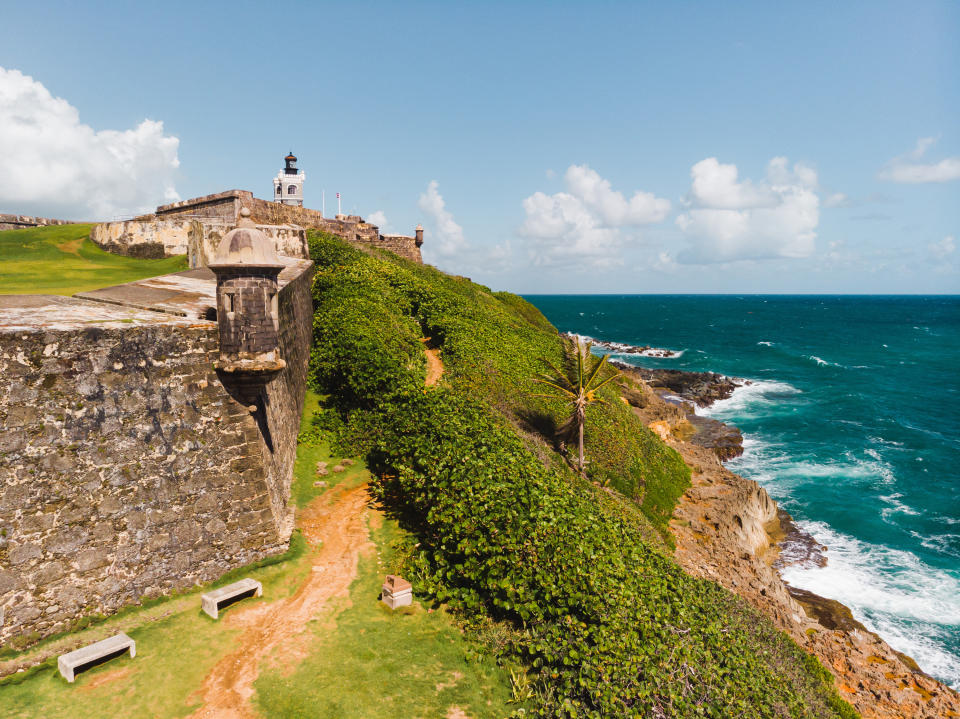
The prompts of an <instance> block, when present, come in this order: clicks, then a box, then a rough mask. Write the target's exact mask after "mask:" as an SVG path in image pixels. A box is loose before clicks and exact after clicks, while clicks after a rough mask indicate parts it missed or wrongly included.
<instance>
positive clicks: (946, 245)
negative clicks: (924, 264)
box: [927, 235, 957, 260]
mask: <svg viewBox="0 0 960 719" xmlns="http://www.w3.org/2000/svg"><path fill="white" fill-rule="evenodd" d="M927 249H928V250H929V251H930V256H931V257H932V258H933V259H934V260H945V259H947V258H948V257H949V256H950V255H952V254H953V253H954V252H955V251H956V249H957V243H956V240H954V238H953V235H947V236H946V237H944V238H943V239H942V240H940V241H939V242H931V243H930V244H929V245H927Z"/></svg>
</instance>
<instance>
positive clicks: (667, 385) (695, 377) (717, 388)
mask: <svg viewBox="0 0 960 719" xmlns="http://www.w3.org/2000/svg"><path fill="white" fill-rule="evenodd" d="M618 366H620V367H621V369H624V366H623V365H618ZM627 371H629V372H630V374H632V375H633V376H634V377H637V378H638V379H641V380H643V381H644V382H646V383H647V384H648V385H650V387H651V388H653V389H654V390H657V389H664V390H669V391H670V392H672V393H674V394H676V395H678V396H679V397H682V398H683V399H685V400H688V401H690V402H693V403H694V404H695V405H697V407H709V406H710V405H711V404H713V403H714V402H716V401H717V400H721V399H728V398H729V397H730V395H732V394H733V391H734V390H735V389H736V388H737V387H741V386H743V385H746V384H750V380H743V379H736V378H733V377H727V376H725V375H722V374H717V373H716V372H687V371H685V370H679V369H648V368H646V367H630V368H629V369H628V370H627Z"/></svg>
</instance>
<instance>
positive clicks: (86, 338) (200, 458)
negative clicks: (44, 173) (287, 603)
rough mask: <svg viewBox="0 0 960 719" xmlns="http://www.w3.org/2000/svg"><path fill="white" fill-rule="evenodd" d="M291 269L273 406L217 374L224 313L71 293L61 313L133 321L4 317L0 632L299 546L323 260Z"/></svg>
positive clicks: (51, 624)
mask: <svg viewBox="0 0 960 719" xmlns="http://www.w3.org/2000/svg"><path fill="white" fill-rule="evenodd" d="M284 274H285V275H286V282H285V284H284V277H283V275H281V284H283V287H282V289H281V291H280V295H279V298H278V300H279V301H278V304H279V311H280V320H281V333H280V340H281V353H282V354H281V356H283V357H284V359H286V362H287V367H286V369H285V370H283V372H281V373H280V375H279V376H278V377H277V378H276V379H275V380H274V381H273V382H272V383H271V384H270V385H268V390H267V392H266V393H265V400H264V402H263V406H262V407H261V408H259V409H258V411H257V412H256V413H251V412H250V411H249V410H248V408H247V407H246V406H244V404H243V403H241V402H240V401H238V400H237V399H235V398H234V397H233V396H232V394H231V388H230V387H229V380H228V381H227V384H226V385H225V384H224V383H223V382H222V381H221V378H220V377H218V374H217V372H216V371H215V370H214V369H213V362H214V361H215V360H216V359H217V358H218V356H219V351H218V339H217V326H216V323H214V322H210V321H203V320H197V319H189V318H183V317H174V316H172V315H169V314H162V313H159V312H144V311H143V310H137V311H133V310H127V309H126V308H118V307H115V306H114V305H106V304H101V303H96V302H89V301H86V300H75V299H69V298H54V299H56V300H57V302H58V303H59V304H60V305H63V307H62V308H60V307H59V305H58V307H57V308H55V309H56V311H55V312H54V311H51V313H50V314H51V316H58V317H62V316H66V315H67V314H70V313H73V315H75V316H79V317H86V316H88V315H90V316H93V315H92V313H93V310H92V309H89V308H95V307H103V308H110V309H108V310H104V311H105V312H107V311H109V312H112V313H114V314H116V313H120V314H121V315H122V313H124V312H129V313H130V318H121V319H118V320H116V321H113V322H106V323H105V322H99V321H94V320H90V319H87V320H82V321H77V322H72V323H66V324H64V325H63V326H57V325H56V324H55V323H53V324H51V323H38V324H37V326H35V327H29V326H23V324H22V321H21V324H20V325H16V323H14V325H16V326H11V325H10V324H9V323H8V325H7V326H6V327H5V326H4V325H3V323H2V322H0V376H2V377H3V378H4V381H3V382H2V383H0V423H2V426H3V428H4V431H3V432H2V433H0V642H6V641H8V640H10V639H11V638H13V637H17V636H26V637H29V636H46V635H49V634H52V633H55V632H56V631H58V630H62V629H65V628H66V627H68V626H69V624H70V623H71V622H72V621H74V620H76V619H77V618H79V617H81V616H83V615H85V614H89V613H111V612H113V611H116V610H117V609H118V608H120V607H121V606H123V605H126V604H129V603H132V602H136V601H138V600H140V599H141V598H145V597H151V596H156V595H159V594H162V593H165V592H169V591H171V590H175V589H180V588H185V587H189V586H192V585H194V584H196V583H200V582H205V581H210V580H213V579H215V578H217V577H219V576H220V575H221V574H223V573H224V572H225V571H227V570H228V569H231V568H233V567H237V566H241V565H243V564H246V563H249V562H251V561H254V560H256V559H258V558H261V557H264V556H267V555H270V554H274V553H277V552H281V551H283V550H284V548H285V546H286V543H287V541H288V540H289V536H290V533H291V531H292V527H293V522H292V509H291V508H290V506H289V497H290V483H291V480H292V473H293V462H294V459H295V455H296V437H297V431H298V429H299V421H300V414H301V412H302V408H303V397H304V391H305V386H306V371H307V361H308V359H309V351H310V337H311V315H312V303H311V299H310V292H309V290H310V277H311V275H312V266H311V265H310V264H309V263H306V262H300V263H299V264H297V265H296V266H293V267H289V268H287V269H285V270H284ZM211 282H212V279H211ZM12 299H14V300H16V299H17V298H12ZM30 299H31V301H33V302H41V301H42V298H39V297H36V296H34V297H33V298H30ZM71 302H72V303H74V304H73V305H71V304H70V303H71ZM0 310H2V305H0ZM41 310H42V308H40V309H30V310H28V312H29V313H32V314H30V315H29V316H31V317H33V316H37V315H38V314H39V313H40V312H41ZM78 313H79V314H78ZM25 316H26V315H25ZM148 316H149V317H148ZM2 317H3V313H2V311H0V319H2ZM144 318H147V319H146V320H145V319H144ZM157 318H159V319H157Z"/></svg>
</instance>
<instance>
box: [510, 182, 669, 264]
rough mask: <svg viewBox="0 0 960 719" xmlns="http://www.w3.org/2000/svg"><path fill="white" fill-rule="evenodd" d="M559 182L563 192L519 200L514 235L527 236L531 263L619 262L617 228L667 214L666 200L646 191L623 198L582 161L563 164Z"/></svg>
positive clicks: (658, 219)
mask: <svg viewBox="0 0 960 719" xmlns="http://www.w3.org/2000/svg"><path fill="white" fill-rule="evenodd" d="M564 181H565V183H566V186H567V191H566V192H557V193H555V194H553V195H547V194H544V193H543V192H535V193H534V194H532V195H531V196H530V197H528V198H526V199H525V200H524V201H523V209H524V212H525V213H526V218H525V219H524V221H523V224H522V225H521V226H520V229H519V234H520V235H522V236H524V237H527V238H530V239H531V240H532V243H531V259H532V261H533V263H534V264H535V265H570V264H583V263H586V264H588V265H591V266H594V267H610V266H614V265H618V264H621V262H622V258H621V257H620V253H621V250H622V248H623V244H624V242H625V239H626V238H625V237H624V236H623V233H622V231H621V230H622V228H625V227H637V226H640V225H645V224H650V223H654V222H661V221H662V220H663V219H665V218H666V216H667V215H668V214H669V212H670V201H669V200H665V199H663V198H658V197H655V196H654V195H652V194H650V193H647V192H639V191H638V192H635V193H634V194H633V196H632V197H631V198H630V199H629V200H628V199H626V198H625V197H624V196H623V194H622V193H620V192H618V191H616V190H613V188H612V187H611V185H610V181H609V180H606V179H604V178H603V177H601V176H600V175H599V174H598V173H597V172H596V171H594V170H592V169H591V168H590V167H588V166H587V165H571V166H570V167H568V168H567V171H566V173H565V175H564Z"/></svg>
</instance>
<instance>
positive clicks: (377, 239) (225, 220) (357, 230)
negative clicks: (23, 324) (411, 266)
mask: <svg viewBox="0 0 960 719" xmlns="http://www.w3.org/2000/svg"><path fill="white" fill-rule="evenodd" d="M244 207H246V208H247V209H249V210H250V213H251V219H252V221H253V222H254V223H256V224H257V228H258V229H260V230H261V231H262V232H264V233H265V234H266V235H267V236H268V237H270V238H271V239H274V240H275V242H276V243H277V249H278V251H279V252H280V253H281V254H285V255H287V256H289V257H301V258H306V257H307V250H306V233H305V231H304V230H305V229H316V230H322V231H324V232H329V233H330V234H333V235H337V236H338V237H342V238H343V239H345V240H347V241H348V242H351V243H354V244H357V245H361V246H365V247H373V248H378V249H383V250H388V251H390V252H393V253H395V254H397V255H400V256H401V257H404V258H406V259H408V260H413V261H414V262H420V263H422V262H423V258H422V256H421V254H420V246H421V245H422V244H423V233H422V230H421V231H419V232H418V233H417V235H416V236H413V237H408V236H405V235H381V234H380V230H379V228H378V227H377V226H376V225H372V224H370V223H369V222H366V221H364V219H363V218H362V217H359V216H357V215H337V216H336V217H333V218H329V217H324V216H323V214H322V213H321V212H319V211H318V210H311V209H309V208H307V207H299V206H296V205H284V204H281V203H279V202H270V201H267V200H261V199H258V198H256V197H254V196H253V193H252V192H248V191H246V190H227V191H226V192H218V193H216V194H214V195H204V196H203V197H196V198H193V199H190V200H183V201H180V202H174V203H171V204H168V205H160V206H159V207H157V209H156V212H154V213H153V214H152V215H143V216H140V217H136V218H134V219H132V220H127V221H124V222H107V223H103V224H100V225H97V226H95V227H94V228H93V230H92V231H91V233H90V239H92V240H93V241H94V242H95V243H97V244H98V245H99V246H100V247H103V248H104V249H106V250H108V251H110V252H116V253H118V254H124V255H133V256H137V257H169V256H171V255H183V254H186V255H188V256H189V257H190V266H191V267H203V266H206V262H207V260H208V259H209V257H210V256H212V249H211V248H216V246H217V243H218V241H219V239H220V238H222V237H223V235H224V234H225V232H226V230H227V229H229V228H231V227H233V226H234V225H236V223H237V220H238V218H239V216H240V210H241V209H242V208H244Z"/></svg>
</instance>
